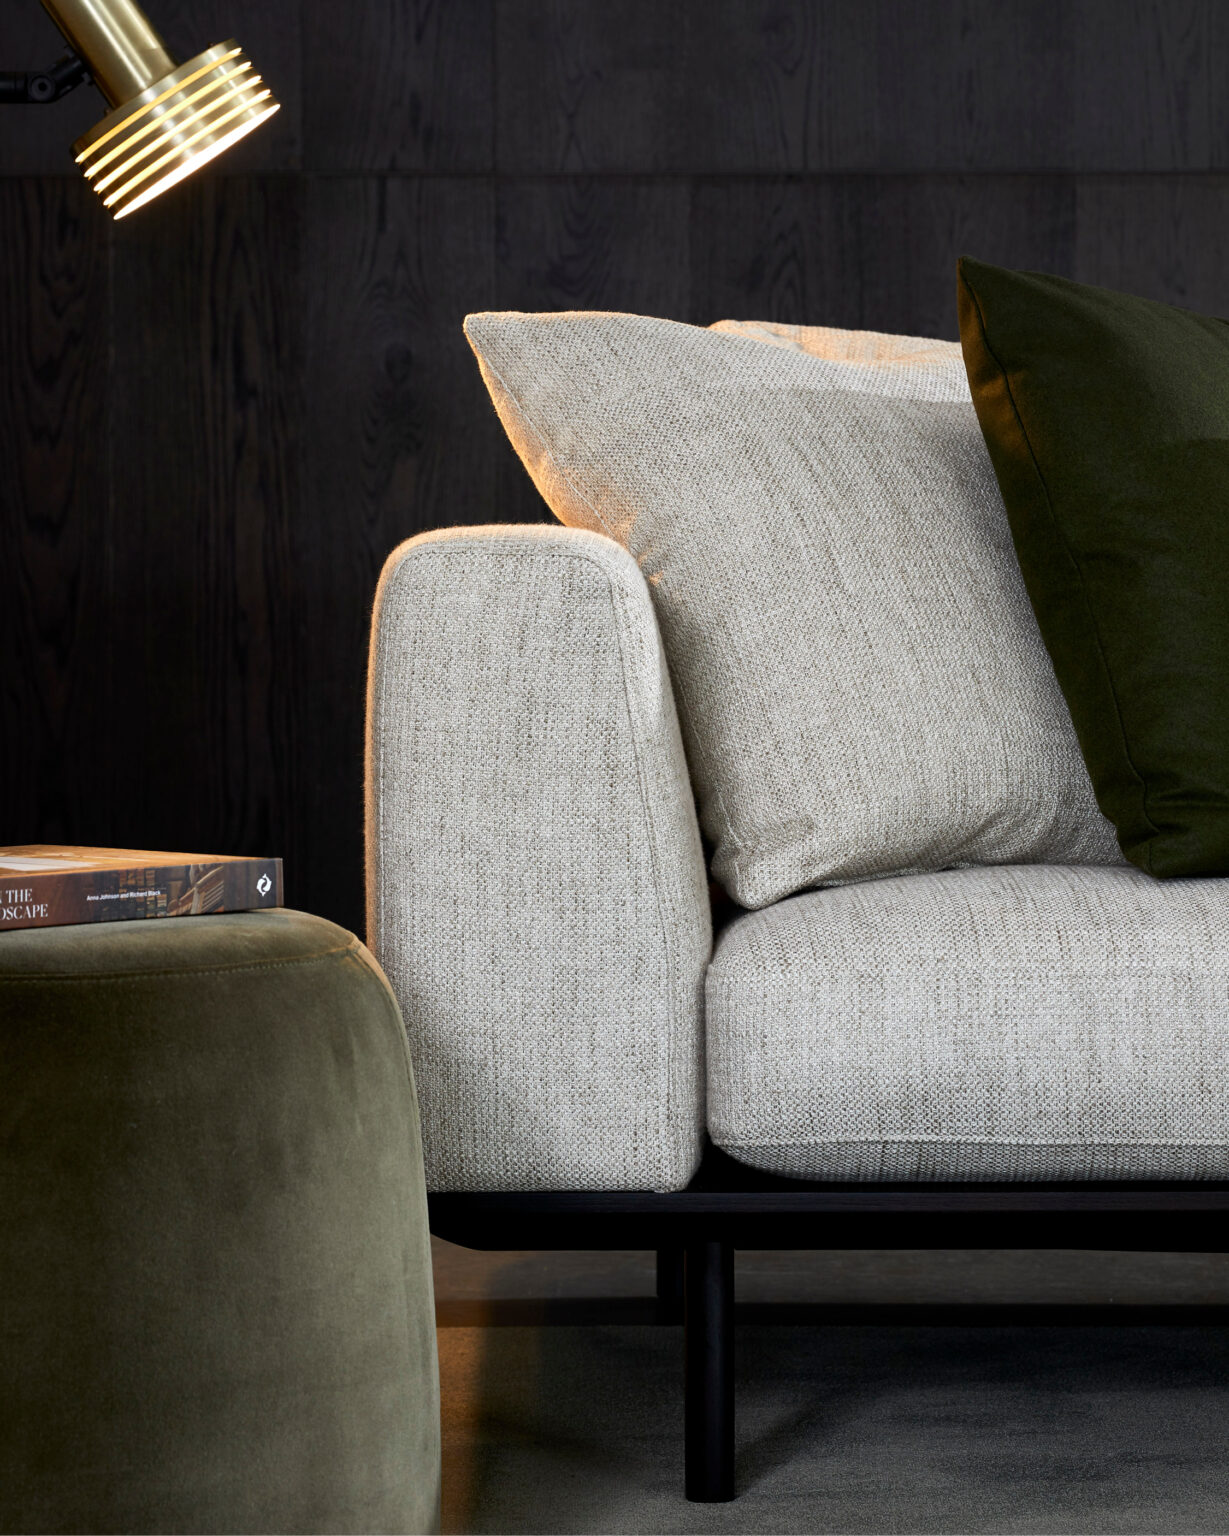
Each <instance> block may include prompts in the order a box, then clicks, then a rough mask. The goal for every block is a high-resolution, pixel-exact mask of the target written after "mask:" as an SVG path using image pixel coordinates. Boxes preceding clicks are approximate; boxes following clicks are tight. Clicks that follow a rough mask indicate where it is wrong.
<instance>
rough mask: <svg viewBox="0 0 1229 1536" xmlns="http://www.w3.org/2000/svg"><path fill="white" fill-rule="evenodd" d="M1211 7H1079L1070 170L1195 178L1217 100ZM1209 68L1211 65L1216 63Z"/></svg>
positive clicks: (1104, 3) (1217, 11)
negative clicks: (1191, 173) (1165, 173)
mask: <svg viewBox="0 0 1229 1536" xmlns="http://www.w3.org/2000/svg"><path fill="white" fill-rule="evenodd" d="M1225 10H1226V7H1225V6H1224V4H1223V3H1221V0H1168V3H1166V4H1164V5H1157V4H1155V3H1154V0H1080V4H1079V6H1078V7H1077V8H1076V11H1075V24H1076V26H1075V34H1076V35H1075V39H1074V41H1075V47H1076V57H1077V60H1078V63H1079V72H1078V77H1077V89H1076V91H1075V93H1074V99H1073V106H1074V123H1073V133H1074V140H1075V145H1074V147H1075V153H1074V155H1073V157H1072V163H1073V165H1074V166H1075V167H1077V168H1078V169H1081V170H1086V171H1092V170H1098V171H1121V170H1139V171H1168V170H1179V171H1201V170H1206V169H1207V168H1209V166H1210V165H1211V164H1212V163H1213V161H1212V118H1213V109H1214V104H1219V103H1223V102H1224V100H1225V83H1224V81H1225V76H1224V63H1225V59H1226V53H1225V43H1226V42H1229V37H1225V36H1223V35H1222V36H1221V39H1220V45H1219V48H1217V47H1216V46H1215V44H1216V38H1217V33H1218V32H1219V31H1220V28H1221V27H1222V26H1223V24H1224V13H1225ZM1218 60H1219V67H1218V66H1217V61H1218Z"/></svg>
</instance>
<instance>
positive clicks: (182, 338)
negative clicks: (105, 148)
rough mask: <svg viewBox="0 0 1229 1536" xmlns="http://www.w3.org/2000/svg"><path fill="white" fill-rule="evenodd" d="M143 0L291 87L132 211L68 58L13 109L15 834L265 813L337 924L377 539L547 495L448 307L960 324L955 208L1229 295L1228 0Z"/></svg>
mask: <svg viewBox="0 0 1229 1536" xmlns="http://www.w3.org/2000/svg"><path fill="white" fill-rule="evenodd" d="M148 5H149V10H150V14H151V18H152V20H153V21H154V23H155V25H156V26H158V27H159V28H160V30H161V31H162V32H163V33H164V35H165V36H166V38H167V41H168V43H170V44H171V46H172V47H173V48H174V49H176V50H177V51H179V52H183V53H187V52H191V51H195V50H197V49H199V48H200V47H201V46H204V45H205V44H206V43H210V42H213V41H216V40H220V39H221V38H223V37H225V36H229V35H231V34H235V35H237V36H238V37H239V39H240V41H241V42H242V43H243V45H244V46H245V48H247V49H248V51H249V52H250V53H251V55H252V57H253V58H254V59H255V60H256V62H257V66H258V67H259V68H260V69H261V70H262V71H263V72H264V73H265V74H266V76H267V77H268V79H269V80H270V83H271V84H272V85H273V86H274V88H275V89H276V90H277V92H278V94H279V96H280V97H281V99H282V100H283V102H284V104H285V105H284V108H283V111H282V113H281V114H279V117H278V118H277V119H275V120H274V122H273V123H271V124H270V125H269V126H268V127H267V128H266V129H264V130H262V131H261V133H259V134H255V135H253V136H252V138H251V140H249V141H248V142H247V144H246V145H244V146H242V147H241V148H240V149H238V150H237V151H236V152H235V153H234V154H233V155H228V156H226V157H224V158H223V159H222V160H220V161H219V162H218V164H217V166H216V168H215V169H214V170H212V171H211V172H207V173H205V175H204V176H203V177H201V178H198V179H194V180H191V181H189V182H187V183H185V185H184V186H182V187H179V188H176V189H175V190H174V191H173V192H171V193H170V194H168V196H167V197H166V199H165V200H159V202H157V203H155V204H153V205H151V207H149V208H148V209H145V210H143V211H142V212H141V213H140V214H138V215H137V216H136V217H135V218H134V219H132V220H130V221H126V222H125V223H123V224H121V225H116V226H113V225H112V224H111V223H110V221H109V220H108V219H107V217H106V216H105V214H104V213H103V211H102V210H101V209H100V208H98V207H97V206H96V205H95V199H94V197H93V194H92V193H91V192H90V191H89V189H88V188H87V187H85V185H84V184H83V183H82V182H80V181H79V180H78V178H77V173H76V171H75V168H74V166H73V164H72V160H71V157H70V155H69V151H68V145H69V142H70V140H71V139H72V138H73V137H75V136H76V135H77V134H78V133H80V132H82V131H83V130H84V129H86V128H88V127H89V126H90V125H91V124H92V123H93V122H94V121H96V120H97V118H98V117H99V116H100V115H101V109H100V103H99V100H98V97H97V94H96V93H95V92H93V91H92V90H89V89H83V90H80V91H78V92H77V93H75V94H74V95H73V96H71V97H69V98H68V99H67V100H66V101H64V102H61V103H59V104H57V105H55V106H53V107H50V108H45V109H42V108H32V109H25V108H11V109H8V110H7V111H0V227H2V228H3V229H4V231H5V236H6V240H5V253H4V255H3V257H0V463H3V464H4V466H5V471H6V473H5V476H4V477H3V479H2V480H0V518H2V530H3V535H4V537H5V540H6V543H5V549H6V559H5V560H3V561H0V615H3V618H2V619H0V624H2V625H3V626H4V628H3V642H4V644H5V646H6V651H7V654H8V656H9V657H10V660H11V664H10V665H9V666H8V667H7V668H6V670H5V672H4V674H3V682H2V683H0V689H2V696H3V699H4V720H5V729H6V732H7V733H12V732H14V731H20V732H21V733H22V738H23V740H25V741H26V742H27V743H28V748H27V749H26V750H23V751H22V752H21V753H20V754H12V753H10V754H7V757H6V759H5V762H4V767H3V769H2V770H0V806H3V807H4V808H5V809H6V810H7V812H8V814H9V817H10V822H9V831H8V833H7V834H6V836H5V840H7V841H10V842H19V841H38V840H60V839H64V840H70V841H71V840H86V841H101V842H112V843H132V844H137V845H144V846H154V847H156V846H158V845H159V844H163V845H167V846H171V847H180V848H184V847H191V846H192V845H193V844H196V845H197V846H199V847H200V848H201V849H203V850H205V851H210V850H218V851H229V852H273V853H279V854H281V855H283V857H284V858H285V859H286V875H287V885H288V894H289V899H290V900H291V901H292V902H295V903H297V904H299V905H301V906H304V907H306V908H308V909H310V910H315V911H319V912H321V913H323V914H324V915H326V916H329V917H333V918H335V919H337V920H339V921H341V922H343V923H345V924H346V925H347V926H351V927H354V928H357V929H359V930H360V931H361V927H362V922H363V917H362V899H361V869H362V844H361V785H362V736H363V695H364V685H365V684H364V680H365V668H366V651H367V625H368V619H369V605H370V601H371V596H372V593H373V590H374V586H375V581H376V578H377V576H378V572H379V569H380V566H381V565H382V563H383V560H384V558H385V557H386V555H387V554H388V552H389V550H390V549H391V548H392V547H393V546H394V545H395V544H396V543H397V542H399V541H400V540H401V539H403V538H405V537H407V536H409V535H410V534H413V533H415V532H417V531H419V530H421V529H424V528H429V527H436V526H440V525H443V524H452V523H474V522H484V521H489V520H491V519H502V520H507V521H532V520H534V519H538V518H541V517H543V516H546V515H548V514H547V513H546V511H545V508H544V506H543V504H542V502H541V500H540V498H539V497H538V496H537V493H536V492H535V491H534V490H533V487H532V486H531V484H530V482H529V480H528V477H527V476H526V475H525V474H524V472H523V470H522V469H521V468H520V466H519V463H518V462H517V460H516V458H515V455H514V454H513V452H512V450H511V448H510V447H509V446H508V444H507V442H506V441H505V439H504V435H503V432H502V429H501V428H500V426H499V424H498V421H497V419H496V417H495V414H494V411H493V410H492V408H491V406H490V403H489V401H488V399H487V398H486V395H485V392H484V391H483V388H482V385H481V382H480V379H479V375H478V370H477V367H476V364H475V363H474V361H473V359H472V357H471V356H470V354H469V351H468V348H467V347H466V344H465V342H464V339H463V337H462V335H461V331H460V322H461V319H462V317H463V316H464V314H465V313H466V312H467V311H468V310H472V309H480V308H491V307H500V308H502V307H507V308H522V309H534V310H540V309H557V308H564V307H569V308H571V307H581V308H613V309H626V310H636V311H641V312H646V313H652V314H659V315H665V316H669V317H672V318H677V319H681V320H689V321H692V322H695V323H700V324H707V323H709V322H711V321H712V320H715V319H719V318H723V317H733V318H751V319H755V318H777V319H784V320H793V321H805V322H811V323H828V324H837V325H845V326H866V327H873V328H878V329H885V330H892V331H903V332H911V333H919V334H931V335H941V336H949V337H950V336H954V335H955V313H954V302H953V286H954V264H955V258H956V256H957V255H958V254H960V253H961V252H962V251H968V252H969V253H971V254H974V255H977V256H980V257H982V258H983V259H985V260H990V261H997V262H1002V263H1004V264H1007V265H1013V266H1024V267H1039V268H1042V269H1045V270H1049V271H1054V272H1059V273H1066V274H1069V275H1072V276H1075V277H1078V278H1081V279H1083V280H1085V281H1089V282H1097V283H1103V284H1106V285H1109V286H1112V287H1121V288H1124V289H1128V290H1131V291H1136V292H1141V293H1147V294H1150V295H1152V296H1154V297H1157V298H1161V299H1167V300H1169V301H1171V302H1176V303H1182V304H1188V305H1192V306H1193V307H1195V308H1200V309H1207V310H1210V311H1212V312H1218V313H1222V314H1223V313H1227V312H1229V293H1227V292H1226V288H1227V283H1226V279H1225V277H1224V274H1225V273H1226V272H1229V260H1227V259H1226V258H1227V257H1229V251H1227V250H1226V246H1227V244H1229V235H1227V233H1226V232H1227V231H1229V92H1227V91H1226V90H1225V89H1224V87H1223V82H1224V80H1225V78H1226V77H1227V75H1229V69H1227V65H1229V4H1226V3H1225V0H603V3H600V4H599V3H596V0H356V3H355V4H354V5H351V6H338V5H336V4H332V3H328V0H262V4H261V5H260V6H256V7H239V6H238V5H237V3H236V0H148ZM0 46H2V50H3V55H4V56H3V57H0V66H2V67H10V66H11V67H14V68H20V67H27V66H29V67H34V66H38V65H44V64H46V63H49V62H50V61H51V59H53V58H54V57H55V56H56V55H57V54H58V53H59V52H60V48H61V45H60V40H59V36H58V34H57V33H56V31H55V29H54V27H53V26H52V25H51V23H50V22H49V21H48V20H47V18H46V17H45V15H44V14H43V12H42V10H41V8H40V7H39V5H38V4H37V3H36V0H21V3H20V4H16V3H15V4H14V5H13V6H11V7H10V8H9V13H7V14H6V17H5V24H4V33H3V40H2V45H0ZM25 172H29V173H31V175H32V177H33V179H28V180H24V179H21V178H20V175H19V173H25ZM6 178H7V179H6ZM12 658H16V660H15V662H13V661H12ZM12 722H16V723H15V724H14V723H12ZM82 764H85V765H86V766H85V767H84V768H83V767H82Z"/></svg>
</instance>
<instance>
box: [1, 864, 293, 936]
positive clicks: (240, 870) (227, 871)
mask: <svg viewBox="0 0 1229 1536" xmlns="http://www.w3.org/2000/svg"><path fill="white" fill-rule="evenodd" d="M281 904H282V861H281V859H251V858H245V857H243V856H241V855H231V854H208V853H151V852H149V851H147V850H144V849H138V848H65V847H60V846H57V845H52V844H43V843H34V844H30V845H29V846H27V847H21V848H0V930H2V929H5V928H54V927H60V926H64V925H67V924H69V923H107V922H116V921H120V920H124V919H128V918H134V917H195V916H198V915H201V914H204V913H208V912H249V911H253V910H255V909H256V908H258V907H280V906H281Z"/></svg>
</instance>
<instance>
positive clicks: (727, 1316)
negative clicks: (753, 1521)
mask: <svg viewBox="0 0 1229 1536" xmlns="http://www.w3.org/2000/svg"><path fill="white" fill-rule="evenodd" d="M683 1289H684V1308H685V1313H684V1322H685V1325H686V1326H685V1346H684V1347H685V1354H686V1361H685V1365H684V1375H685V1378H686V1432H685V1440H686V1459H687V1470H686V1479H685V1485H684V1486H685V1491H686V1494H687V1497H688V1498H689V1499H691V1500H692V1501H693V1502H694V1503H697V1504H719V1503H722V1502H724V1501H725V1500H727V1499H732V1498H733V1497H734V1250H733V1249H732V1248H731V1247H730V1245H729V1243H689V1244H688V1246H687V1249H686V1257H685V1261H684V1280H683Z"/></svg>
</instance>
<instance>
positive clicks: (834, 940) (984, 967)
mask: <svg viewBox="0 0 1229 1536" xmlns="http://www.w3.org/2000/svg"><path fill="white" fill-rule="evenodd" d="M708 1021H709V1023H708V1079H709V1122H710V1127H711V1130H712V1134H713V1139H714V1140H715V1141H716V1142H718V1144H719V1145H721V1146H723V1147H725V1148H726V1149H727V1150H728V1151H729V1152H731V1153H732V1154H733V1155H734V1156H735V1157H737V1158H739V1159H740V1160H741V1161H743V1162H747V1163H750V1164H752V1165H753V1166H754V1167H757V1168H764V1169H769V1170H771V1171H773V1172H775V1173H782V1174H789V1175H795V1176H798V1177H806V1178H817V1179H851V1180H880V1179H889V1180H890V1179H1099V1178H1107V1179H1110V1178H1118V1179H1129V1178H1188V1179H1198V1178H1226V1177H1229V881H1225V880H1187V881H1176V882H1173V883H1171V884H1164V885H1162V884H1159V883H1158V882H1156V881H1153V880H1151V879H1150V878H1149V877H1148V876H1147V875H1144V874H1142V873H1140V871H1138V870H1136V869H1133V868H1129V867H1125V866H1123V867H1118V868H1113V869H1091V868H1087V867H1085V868H1079V867H1063V866H1035V867H1031V868H1030V867H1025V866H1018V867H1011V868H1000V869H988V868H983V869H967V870H952V871H948V872H946V873H942V874H930V875H914V876H909V877H905V878H901V879H894V880H883V881H875V882H870V883H864V884H861V885H849V886H843V887H840V888H838V889H833V890H825V891H817V892H812V893H808V894H806V895H803V896H797V897H794V898H792V899H791V900H788V901H783V902H781V903H780V904H779V905H777V906H775V907H773V908H771V909H770V910H769V911H766V912H757V913H753V914H749V915H748V916H746V917H742V918H739V919H738V921H737V922H735V923H734V924H733V925H732V926H731V927H730V928H729V929H728V930H727V931H726V932H725V933H724V934H723V935H722V937H721V939H720V941H719V943H718V945H717V951H716V954H715V955H714V958H713V963H712V966H711V967H710V969H709V976H708Z"/></svg>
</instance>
